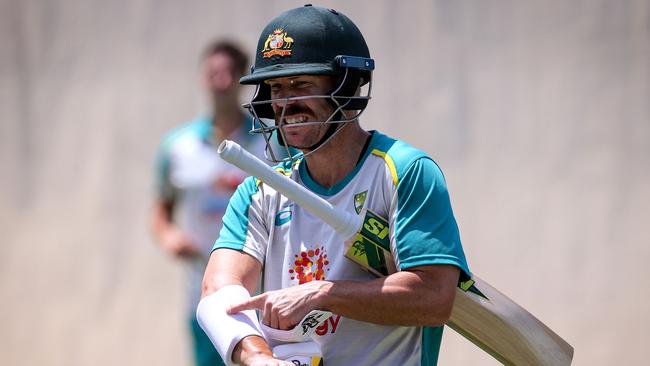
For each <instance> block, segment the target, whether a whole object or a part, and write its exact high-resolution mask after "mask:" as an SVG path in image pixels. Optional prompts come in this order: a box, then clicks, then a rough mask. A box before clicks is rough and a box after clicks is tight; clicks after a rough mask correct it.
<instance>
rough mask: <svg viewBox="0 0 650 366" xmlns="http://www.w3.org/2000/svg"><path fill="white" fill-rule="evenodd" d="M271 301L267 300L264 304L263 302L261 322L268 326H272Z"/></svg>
mask: <svg viewBox="0 0 650 366" xmlns="http://www.w3.org/2000/svg"><path fill="white" fill-rule="evenodd" d="M272 306H273V305H272V304H271V302H269V301H267V302H266V304H264V311H263V313H262V322H263V323H264V324H265V325H268V326H269V327H271V328H273V325H272V322H271V320H272V317H273V308H272Z"/></svg>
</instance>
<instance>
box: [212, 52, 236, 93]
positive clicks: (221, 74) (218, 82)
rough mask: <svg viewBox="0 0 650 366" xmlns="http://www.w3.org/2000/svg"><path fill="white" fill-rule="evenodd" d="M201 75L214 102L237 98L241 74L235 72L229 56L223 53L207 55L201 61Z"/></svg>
mask: <svg viewBox="0 0 650 366" xmlns="http://www.w3.org/2000/svg"><path fill="white" fill-rule="evenodd" d="M203 75H204V82H205V86H206V88H207V90H208V92H209V93H210V95H211V96H212V98H213V99H214V100H215V101H216V102H219V101H220V100H222V99H226V100H228V99H231V98H234V99H237V94H238V90H239V76H241V75H238V73H237V72H235V67H234V64H233V60H232V59H231V58H230V56H228V55H226V54H225V53H215V54H214V55H210V56H208V57H207V58H206V59H205V61H204V62H203Z"/></svg>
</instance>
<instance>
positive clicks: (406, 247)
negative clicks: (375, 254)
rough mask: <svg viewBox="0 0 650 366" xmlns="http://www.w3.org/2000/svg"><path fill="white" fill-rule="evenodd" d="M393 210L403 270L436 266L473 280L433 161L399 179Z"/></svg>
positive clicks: (413, 167)
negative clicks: (456, 269) (451, 267)
mask: <svg viewBox="0 0 650 366" xmlns="http://www.w3.org/2000/svg"><path fill="white" fill-rule="evenodd" d="M396 195H397V197H395V198H396V201H397V207H396V209H395V210H394V211H393V215H392V216H393V220H394V221H393V225H394V228H395V230H394V232H393V235H394V241H395V246H396V250H397V255H398V258H399V266H400V269H401V270H404V269H408V268H412V267H416V266H423V265H433V264H449V265H454V266H457V267H459V268H460V269H461V272H462V274H461V280H465V279H468V278H469V277H470V272H469V268H468V266H467V261H466V259H465V253H464V252H463V247H462V245H461V241H460V234H459V232H458V225H457V224H456V219H455V218H454V214H453V212H452V208H451V202H450V199H449V193H448V192H447V185H446V183H445V179H444V176H443V175H442V171H441V170H440V168H439V167H438V166H437V165H436V163H435V162H433V160H431V159H430V158H428V157H421V158H418V159H416V160H415V161H413V162H412V163H411V164H410V166H408V167H407V169H406V171H405V172H404V174H403V175H402V176H401V177H400V179H399V181H398V184H397V189H396Z"/></svg>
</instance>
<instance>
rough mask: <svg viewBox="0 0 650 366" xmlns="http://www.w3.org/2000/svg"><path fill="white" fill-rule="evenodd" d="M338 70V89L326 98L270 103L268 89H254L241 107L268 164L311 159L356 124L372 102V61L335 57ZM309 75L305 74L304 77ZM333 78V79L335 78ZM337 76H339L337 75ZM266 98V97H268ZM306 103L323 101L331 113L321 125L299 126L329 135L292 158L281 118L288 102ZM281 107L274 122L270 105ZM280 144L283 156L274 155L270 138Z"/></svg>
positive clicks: (362, 58)
mask: <svg viewBox="0 0 650 366" xmlns="http://www.w3.org/2000/svg"><path fill="white" fill-rule="evenodd" d="M334 63H335V65H336V67H337V68H340V69H341V71H343V73H342V74H343V75H342V78H341V81H340V83H339V85H338V86H337V87H336V88H335V89H334V90H333V91H332V92H330V93H329V94H323V95H306V96H297V97H286V98H278V99H271V98H270V88H269V87H268V86H267V85H265V84H264V82H261V83H259V84H258V85H257V90H256V91H255V96H254V97H253V99H252V101H251V102H250V103H247V104H244V105H243V107H244V108H246V109H248V111H249V112H250V113H251V115H252V116H253V122H252V128H251V130H250V133H254V134H262V135H263V137H264V140H265V142H266V149H265V155H266V158H267V159H268V160H269V161H272V162H276V163H278V162H285V161H293V160H296V159H298V158H301V157H304V156H307V155H310V154H312V153H314V152H315V151H317V150H318V149H320V148H321V147H322V146H323V145H325V143H327V142H328V141H329V140H330V139H332V138H333V137H334V136H335V135H336V133H338V132H339V131H340V130H341V129H342V128H343V127H345V125H346V124H347V123H348V122H352V121H356V120H357V119H358V118H359V116H360V115H361V114H362V113H363V111H364V110H365V107H366V105H367V103H368V100H370V98H371V91H372V77H371V74H372V70H373V69H374V66H375V65H374V60H372V59H371V58H364V57H354V56H337V57H336V58H335V60H334ZM305 75H308V73H305ZM336 75H337V74H334V75H333V76H336ZM338 75H340V73H339V74H338ZM365 84H368V91H367V93H366V94H365V95H356V94H357V91H358V90H359V89H360V88H361V87H362V86H363V85H365ZM267 95H268V97H267ZM307 99H324V100H326V101H327V102H328V103H329V104H330V105H332V107H333V108H334V110H333V111H332V113H331V114H330V116H329V117H328V118H327V119H326V120H324V121H308V122H301V123H300V125H301V126H308V125H326V124H328V125H330V128H329V129H328V132H327V133H326V135H325V136H324V137H323V139H322V140H321V141H319V142H318V143H317V144H316V145H314V146H311V147H309V148H308V150H310V151H307V152H305V153H303V154H295V155H294V154H292V152H291V149H290V147H289V146H288V145H287V144H286V141H287V140H286V138H285V132H284V126H285V125H284V124H283V122H282V121H284V115H285V111H286V106H287V104H288V102H291V101H300V100H307ZM274 103H276V104H279V103H282V104H283V107H282V110H281V112H280V116H279V118H278V119H277V122H276V120H275V112H274V111H273V109H272V107H271V106H272V104H274ZM343 111H355V113H354V114H353V115H351V116H346V114H345V113H344V112H343ZM274 134H275V138H276V139H277V141H278V142H279V145H280V146H279V147H280V148H283V150H284V151H283V154H282V155H283V156H284V157H283V156H281V155H280V154H278V153H277V152H276V151H275V148H274V145H276V147H277V144H275V143H274V142H273V140H272V139H273V135H274Z"/></svg>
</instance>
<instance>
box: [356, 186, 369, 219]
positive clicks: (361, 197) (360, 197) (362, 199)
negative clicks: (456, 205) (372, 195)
mask: <svg viewBox="0 0 650 366" xmlns="http://www.w3.org/2000/svg"><path fill="white" fill-rule="evenodd" d="M367 196H368V191H367V190H366V191H363V192H361V193H357V194H355V195H354V210H355V211H357V215H358V214H359V213H360V212H361V210H362V209H363V204H364V203H366V197H367Z"/></svg>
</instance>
